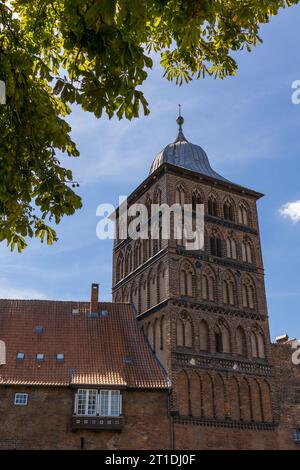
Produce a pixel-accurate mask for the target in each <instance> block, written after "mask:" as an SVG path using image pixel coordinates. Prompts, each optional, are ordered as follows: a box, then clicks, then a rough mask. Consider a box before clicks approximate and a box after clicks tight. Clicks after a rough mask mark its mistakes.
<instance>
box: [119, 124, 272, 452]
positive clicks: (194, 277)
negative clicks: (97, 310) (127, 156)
mask: <svg viewBox="0 0 300 470" xmlns="http://www.w3.org/2000/svg"><path fill="white" fill-rule="evenodd" d="M177 123H178V125H179V133H178V136H177V138H176V140H175V142H174V143H171V144H169V145H167V147H165V149H164V150H162V151H161V152H160V153H159V154H158V155H157V156H156V158H155V159H154V161H153V164H152V166H151V170H150V174H149V176H148V177H147V178H146V179H145V180H144V181H143V182H142V183H141V184H140V185H139V186H138V187H137V188H136V189H135V191H134V192H133V193H132V194H131V195H130V196H129V198H128V206H130V205H131V204H133V203H136V202H139V203H144V204H145V205H146V206H147V207H150V206H151V204H152V203H158V204H160V203H167V204H168V205H172V204H173V203H175V202H177V203H179V204H184V203H186V204H187V203H188V204H192V206H193V207H195V205H196V204H200V203H202V204H204V213H205V246H204V249H203V250H201V251H200V250H199V251H191V250H186V249H185V247H184V246H183V244H182V243H181V242H180V240H175V239H174V236H173V233H172V232H171V237H170V239H169V240H164V239H158V240H151V239H148V240H141V239H137V240H131V239H130V238H128V239H127V240H118V239H117V240H116V241H115V246H114V253H113V300H114V301H115V302H131V303H133V304H134V305H135V308H136V311H137V316H138V319H139V320H140V322H141V325H142V328H143V330H144V333H145V335H146V336H147V338H148V340H149V342H150V344H151V346H152V348H153V351H154V352H155V354H156V355H157V357H158V358H159V359H160V361H161V363H162V364H163V365H164V367H165V368H166V369H167V371H168V373H169V377H170V379H171V380H172V384H173V391H172V396H171V400H170V414H171V416H172V417H173V423H174V432H175V434H176V433H177V434H176V436H177V440H178V439H180V440H181V447H182V448H184V447H185V446H186V448H188V447H189V448H196V447H197V446H201V445H202V446H203V447H204V448H209V447H210V446H211V447H213V446H216V442H217V441H218V442H219V443H220V444H218V447H220V448H222V447H224V448H230V447H233V448H238V447H244V443H245V440H247V439H248V440H249V441H251V440H252V441H253V440H256V444H253V445H256V446H257V447H258V448H259V446H260V445H259V442H260V440H261V441H262V442H263V441H264V442H265V441H266V440H268V441H269V442H270V441H271V440H272V435H273V432H272V431H274V430H275V428H276V420H277V418H278V417H277V411H276V410H277V407H276V405H275V402H276V397H275V392H274V385H273V372H272V364H271V357H270V334H269V324H268V313H267V305H266V297H265V284H264V271H263V262H262V256H261V245H260V235H259V226H258V217H257V209H256V201H257V200H258V199H259V198H260V197H261V196H262V194H261V193H258V192H256V191H253V190H251V189H248V188H245V187H242V186H239V185H237V184H235V183H232V182H230V181H228V180H227V179H225V178H223V177H222V176H220V175H219V174H218V173H216V172H215V171H214V170H213V169H212V168H211V166H210V163H209V160H208V157H207V155H206V153H205V152H204V150H203V149H202V148H201V147H200V146H198V145H194V144H191V143H189V142H188V141H187V139H186V138H185V136H184V134H183V131H182V124H183V118H182V117H181V116H180V117H179V118H178V119H177ZM199 426H200V427H199ZM216 428H217V429H216ZM201 430H202V431H201ZM200 431H201V432H200ZM257 431H260V433H257ZM199 433H200V434H201V433H202V434H201V436H202V438H201V439H202V440H201V439H200V437H199V435H200V434H199ZM178 436H179V437H178ZM184 436H186V437H184ZM184 439H187V441H185V440H184ZM216 440H217V441H216ZM253 442H254V441H253ZM201 443H202V444H201ZM225 443H226V444H225ZM193 446H194V447H193Z"/></svg>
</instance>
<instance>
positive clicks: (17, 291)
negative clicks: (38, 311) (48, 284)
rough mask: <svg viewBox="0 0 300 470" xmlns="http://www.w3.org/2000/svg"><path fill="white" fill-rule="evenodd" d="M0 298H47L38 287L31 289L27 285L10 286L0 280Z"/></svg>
mask: <svg viewBox="0 0 300 470" xmlns="http://www.w3.org/2000/svg"><path fill="white" fill-rule="evenodd" d="M0 298H1V299H22V300H30V299H39V300H44V299H47V295H46V294H45V293H44V292H42V291H40V290H38V289H31V288H28V287H24V288H22V287H20V288H18V287H15V286H11V285H9V284H8V283H3V282H1V287H0Z"/></svg>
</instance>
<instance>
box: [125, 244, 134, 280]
mask: <svg viewBox="0 0 300 470" xmlns="http://www.w3.org/2000/svg"><path fill="white" fill-rule="evenodd" d="M131 271H132V250H131V247H130V246H129V247H128V249H127V251H126V255H125V274H126V275H127V274H129V273H131Z"/></svg>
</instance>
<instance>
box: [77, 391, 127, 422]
mask: <svg viewBox="0 0 300 470" xmlns="http://www.w3.org/2000/svg"><path fill="white" fill-rule="evenodd" d="M95 391H96V392H97V395H96V410H95V414H88V403H89V399H88V397H89V393H91V392H92V393H95ZM80 392H85V393H86V400H85V407H84V408H85V409H84V413H79V412H78V401H79V400H78V399H79V394H80ZM107 392H108V406H107V410H108V411H107V414H102V413H101V406H102V403H101V401H102V398H101V396H104V394H105V395H106V396H107ZM112 395H114V396H117V397H118V410H117V411H118V414H111V411H112ZM74 414H75V415H76V416H107V417H110V416H113V417H118V416H121V414H122V394H121V392H120V390H97V389H94V388H79V389H78V390H77V392H76V394H75V400H74Z"/></svg>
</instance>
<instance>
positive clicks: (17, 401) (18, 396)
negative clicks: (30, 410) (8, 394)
mask: <svg viewBox="0 0 300 470" xmlns="http://www.w3.org/2000/svg"><path fill="white" fill-rule="evenodd" d="M21 397H23V398H24V399H25V401H24V402H23V401H22V400H20V399H21ZM14 405H16V406H26V405H28V393H23V392H18V393H15V399H14Z"/></svg>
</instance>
